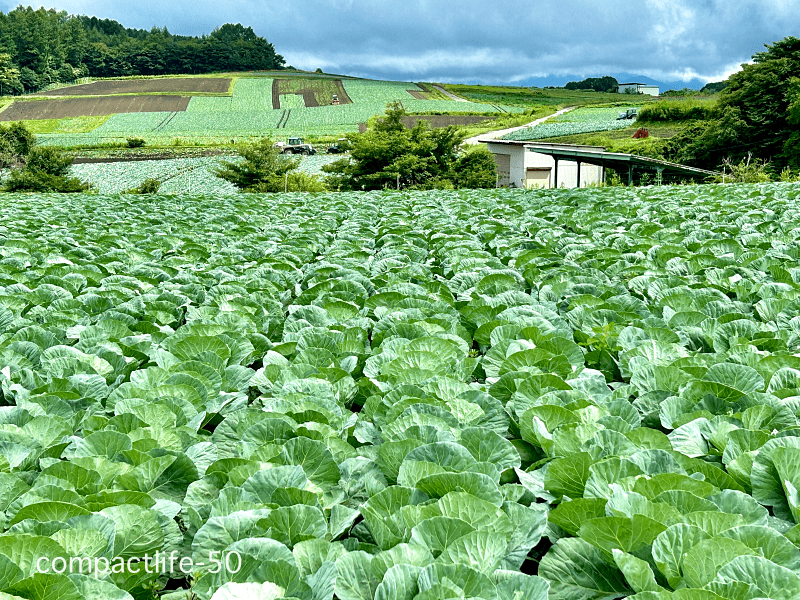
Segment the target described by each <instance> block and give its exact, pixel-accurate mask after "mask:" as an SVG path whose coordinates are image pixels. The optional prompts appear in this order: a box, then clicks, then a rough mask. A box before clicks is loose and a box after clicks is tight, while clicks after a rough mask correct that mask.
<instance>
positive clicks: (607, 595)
mask: <svg viewBox="0 0 800 600" xmlns="http://www.w3.org/2000/svg"><path fill="white" fill-rule="evenodd" d="M799 201H800V188H798V186H797V185H792V184H767V185H751V186H732V185H725V186H723V185H718V186H697V187H668V188H640V189H632V188H625V189H619V188H606V189H600V190H587V189H583V190H552V191H524V190H490V191H482V192H472V191H455V192H427V193H423V192H410V193H353V194H290V195H264V196H260V195H251V194H242V195H237V196H226V195H223V194H218V195H207V196H188V195H182V196H174V197H131V196H127V197H122V196H104V195H49V196H48V195H37V194H26V195H8V194H7V195H5V196H3V197H0V211H2V216H3V219H2V227H0V241H2V244H0V257H1V258H0V359H1V360H2V368H0V391H2V404H3V406H2V407H0V425H2V426H1V427H0V437H1V438H2V439H1V440H0V442H1V443H0V490H2V494H0V511H1V512H2V518H0V566H1V567H2V569H1V570H0V593H1V594H2V595H3V597H8V598H23V599H25V600H50V599H53V600H55V599H58V600H63V599H68V600H100V599H104V600H108V599H114V600H132V599H133V598H134V597H135V598H138V599H147V600H153V599H154V598H155V597H156V596H155V594H158V595H159V596H160V597H164V598H168V599H169V600H177V599H178V598H182V600H183V599H185V598H187V597H188V596H189V592H188V590H189V589H190V588H191V594H192V596H191V597H192V598H197V599H199V600H244V599H247V600H250V599H253V598H259V599H262V600H263V599H269V600H277V599H281V598H285V599H290V598H291V599H298V600H318V599H323V598H324V599H326V600H332V599H334V598H336V599H338V600H388V599H393V598H402V599H408V600H432V599H441V598H450V599H461V600H467V599H482V600H522V599H524V600H576V599H582V600H607V599H611V598H629V599H630V600H695V599H698V600H720V599H722V600H743V599H750V600H756V599H772V600H793V599H795V598H798V597H800V549H798V544H800V525H798V523H800V505H799V504H798V497H797V489H798V486H800V358H799V356H800V324H799V323H798V320H800V316H798V313H799V312H800V242H799V241H798V235H797V232H798V231H799V230H800V210H799V209H798V202H799ZM156 557H161V558H156ZM173 557H174V558H173ZM129 559H130V560H129ZM142 561H145V562H142ZM106 565H116V566H115V567H114V569H115V570H113V571H112V570H111V569H110V568H109V567H107V566H106ZM164 588H166V590H165V589H164ZM167 590H168V591H167ZM162 591H163V592H164V593H165V595H164V596H161V595H160V594H161V593H162ZM167 593H168V594H169V595H166V594H167Z"/></svg>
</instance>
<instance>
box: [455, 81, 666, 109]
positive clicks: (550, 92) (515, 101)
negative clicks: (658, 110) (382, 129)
mask: <svg viewBox="0 0 800 600" xmlns="http://www.w3.org/2000/svg"><path fill="white" fill-rule="evenodd" d="M443 87H444V88H445V89H446V90H448V91H450V92H452V93H454V94H456V95H458V96H461V97H463V98H467V99H469V100H474V101H475V102H489V103H499V104H510V105H513V106H525V107H533V106H561V107H564V106H584V105H587V104H603V103H614V104H616V103H619V102H631V101H634V102H636V103H637V104H646V103H648V102H651V101H652V99H650V98H636V99H635V100H633V99H632V98H631V97H630V96H624V95H623V96H620V94H609V93H602V92H590V91H586V90H567V89H564V88H532V87H520V86H495V85H465V84H451V83H447V84H443Z"/></svg>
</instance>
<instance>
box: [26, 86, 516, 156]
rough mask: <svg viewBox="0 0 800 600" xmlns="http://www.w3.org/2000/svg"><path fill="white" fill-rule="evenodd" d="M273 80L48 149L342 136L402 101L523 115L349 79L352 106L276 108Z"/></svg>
mask: <svg viewBox="0 0 800 600" xmlns="http://www.w3.org/2000/svg"><path fill="white" fill-rule="evenodd" d="M272 82H273V80H272V79H271V78H242V79H238V80H237V81H236V84H235V86H234V90H233V95H232V96H229V97H209V96H201V97H193V98H192V99H191V101H190V102H189V104H188V106H187V107H186V110H185V111H175V112H158V113H127V114H116V115H113V116H112V117H111V118H109V119H108V120H107V121H106V122H105V123H103V124H102V125H101V126H99V127H97V128H96V129H94V130H93V131H90V132H88V133H77V134H68V135H55V134H50V135H41V136H39V141H40V143H42V144H44V145H61V146H82V145H95V144H100V143H117V142H124V141H125V140H126V138H128V137H132V136H135V137H141V138H144V139H145V140H147V142H148V144H151V145H162V144H170V143H172V141H173V140H175V139H176V138H182V139H183V138H185V139H188V140H191V141H192V142H195V143H205V142H206V141H207V142H209V143H215V142H216V143H218V142H220V141H226V142H227V141H229V140H230V139H235V140H236V141H241V140H247V139H254V138H261V137H269V138H272V139H282V138H285V137H290V136H297V135H299V136H327V135H335V136H340V135H343V134H345V133H351V132H356V131H358V125H359V123H365V122H367V121H368V120H369V119H370V118H372V117H374V116H375V115H380V114H383V112H384V111H385V110H386V104H387V103H389V102H393V101H400V102H401V103H402V105H403V106H404V108H405V109H406V111H407V112H409V113H423V112H434V113H448V112H476V113H493V112H497V111H498V110H501V111H504V112H519V111H522V110H523V109H521V108H518V107H509V106H504V107H498V106H496V105H491V104H482V103H475V102H455V101H450V100H418V99H415V98H414V97H413V96H412V95H411V94H409V93H408V90H409V89H417V90H418V89H419V88H417V86H415V85H414V84H412V83H408V82H386V81H368V80H345V81H343V85H344V87H345V89H346V91H347V93H348V95H349V96H350V97H351V99H352V100H353V103H352V104H341V105H326V106H318V107H305V106H304V105H303V99H302V96H298V95H282V96H281V108H280V109H273V108H272Z"/></svg>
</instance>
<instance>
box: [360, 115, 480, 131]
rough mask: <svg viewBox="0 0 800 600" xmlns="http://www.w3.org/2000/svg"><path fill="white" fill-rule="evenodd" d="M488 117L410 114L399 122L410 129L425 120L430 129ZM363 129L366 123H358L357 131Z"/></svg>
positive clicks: (468, 122)
mask: <svg viewBox="0 0 800 600" xmlns="http://www.w3.org/2000/svg"><path fill="white" fill-rule="evenodd" d="M490 118H491V117H482V116H480V115H410V116H406V117H403V118H401V119H400V122H401V123H403V125H405V126H406V127H408V128H409V129H411V128H412V127H414V126H415V125H416V124H417V122H418V121H427V122H428V127H430V128H431V129H439V128H441V127H447V126H449V125H456V126H460V125H473V124H474V123H480V122H481V121H486V120H488V119H490ZM365 131H367V124H366V123H359V124H358V132H359V133H364V132H365Z"/></svg>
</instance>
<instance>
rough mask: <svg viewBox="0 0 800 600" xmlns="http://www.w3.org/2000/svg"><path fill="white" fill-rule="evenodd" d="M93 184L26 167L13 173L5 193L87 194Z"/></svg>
mask: <svg viewBox="0 0 800 600" xmlns="http://www.w3.org/2000/svg"><path fill="white" fill-rule="evenodd" d="M91 187H92V186H91V184H89V183H85V182H83V181H81V180H80V179H78V178H77V177H59V176H57V175H53V174H51V173H47V172H45V171H40V170H37V169H32V168H29V167H27V166H26V167H25V168H24V169H15V170H14V171H11V175H10V176H9V178H8V180H7V182H6V186H5V191H7V192H60V193H65V194H71V193H80V192H86V191H88V190H90V189H91Z"/></svg>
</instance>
